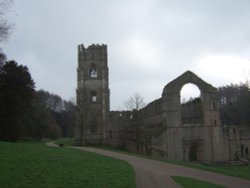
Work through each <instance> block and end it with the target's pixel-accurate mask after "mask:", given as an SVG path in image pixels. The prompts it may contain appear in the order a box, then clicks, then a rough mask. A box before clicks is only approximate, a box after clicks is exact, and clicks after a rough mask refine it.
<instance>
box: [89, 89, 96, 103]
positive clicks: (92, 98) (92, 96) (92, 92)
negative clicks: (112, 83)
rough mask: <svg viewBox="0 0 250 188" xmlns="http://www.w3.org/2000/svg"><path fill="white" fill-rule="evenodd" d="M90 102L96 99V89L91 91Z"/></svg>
mask: <svg viewBox="0 0 250 188" xmlns="http://www.w3.org/2000/svg"><path fill="white" fill-rule="evenodd" d="M90 95H91V102H96V101H97V94H96V91H91V93H90Z"/></svg>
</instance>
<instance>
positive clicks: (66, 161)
mask: <svg viewBox="0 0 250 188" xmlns="http://www.w3.org/2000/svg"><path fill="white" fill-rule="evenodd" d="M0 187H1V188H14V187H19V188H33V187H36V188H66V187H67V188H68V187H71V188H74V187H77V188H78V187H84V188H103V187H105V188H106V187H108V188H134V187H135V174H134V171H133V169H132V167H131V166H130V165H129V164H127V163H126V162H123V161H120V160H117V159H112V158H109V157H104V156H101V155H97V154H93V153H88V152H84V151H79V150H75V149H70V148H55V147H47V146H46V145H45V144H44V143H7V142H0Z"/></svg>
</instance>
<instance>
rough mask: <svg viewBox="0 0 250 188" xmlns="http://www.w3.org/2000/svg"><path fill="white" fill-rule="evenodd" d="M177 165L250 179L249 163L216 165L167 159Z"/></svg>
mask: <svg viewBox="0 0 250 188" xmlns="http://www.w3.org/2000/svg"><path fill="white" fill-rule="evenodd" d="M167 162H170V163H174V164H177V165H183V166H187V167H191V168H198V169H201V170H207V171H211V172H217V173H220V174H225V175H228V176H235V177H240V178H244V179H250V166H249V165H227V166H215V165H208V164H202V163H198V162H176V161H167Z"/></svg>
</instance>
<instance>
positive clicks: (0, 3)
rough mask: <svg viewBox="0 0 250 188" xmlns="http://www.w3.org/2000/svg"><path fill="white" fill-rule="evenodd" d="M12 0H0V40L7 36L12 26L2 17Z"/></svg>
mask: <svg viewBox="0 0 250 188" xmlns="http://www.w3.org/2000/svg"><path fill="white" fill-rule="evenodd" d="M12 2H13V1H12V0H0V41H2V40H6V39H8V38H9V35H10V33H11V29H12V26H11V25H10V24H9V23H8V22H7V20H6V19H4V15H5V14H6V13H7V12H8V10H9V9H10V6H11V4H12Z"/></svg>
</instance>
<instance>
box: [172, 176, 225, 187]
mask: <svg viewBox="0 0 250 188" xmlns="http://www.w3.org/2000/svg"><path fill="white" fill-rule="evenodd" d="M172 178H173V179H174V181H175V182H176V183H178V184H180V185H181V186H182V187H183V188H223V187H222V186H219V185H215V184H211V183H208V182H205V181H200V180H196V179H193V178H188V177H182V176H172Z"/></svg>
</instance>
